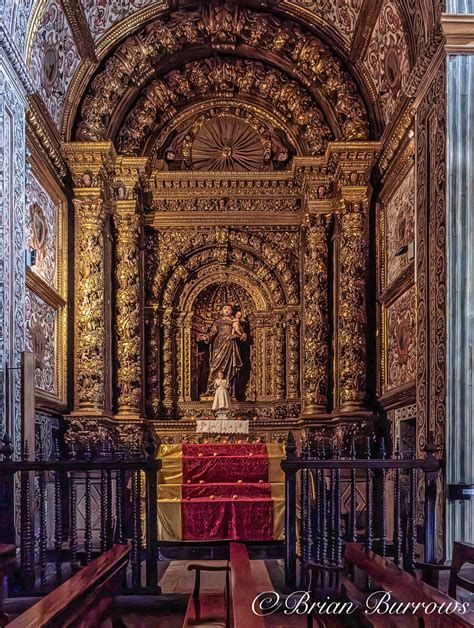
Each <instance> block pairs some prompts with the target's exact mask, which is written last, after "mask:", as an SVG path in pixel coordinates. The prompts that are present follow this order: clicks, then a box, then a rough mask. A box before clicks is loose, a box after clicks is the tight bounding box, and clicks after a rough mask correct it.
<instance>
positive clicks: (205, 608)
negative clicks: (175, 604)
mask: <svg viewBox="0 0 474 628" xmlns="http://www.w3.org/2000/svg"><path fill="white" fill-rule="evenodd" d="M188 571H194V572H195V579H194V590H193V592H192V594H191V596H190V598H189V602H188V607H187V609H186V616H185V618H184V623H183V626H206V625H208V624H209V623H212V624H214V625H217V624H219V623H222V624H223V625H225V626H230V577H229V573H230V567H229V563H227V565H225V566H216V565H197V564H191V565H188ZM219 571H220V572H222V571H224V572H225V573H226V581H225V592H224V597H223V596H222V595H221V594H219V593H206V594H205V595H203V594H201V574H202V573H203V572H219Z"/></svg>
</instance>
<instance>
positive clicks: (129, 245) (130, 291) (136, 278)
mask: <svg viewBox="0 0 474 628" xmlns="http://www.w3.org/2000/svg"><path fill="white" fill-rule="evenodd" d="M145 163H146V159H143V158H134V157H131V158H130V157H118V158H117V161H116V165H115V172H114V181H113V183H112V187H113V194H114V203H113V205H114V220H115V240H116V277H115V279H116V285H117V292H116V298H115V300H116V320H115V338H116V352H117V356H116V357H117V360H116V364H117V367H116V368H117V372H116V377H117V405H118V415H120V416H128V417H132V418H134V417H138V416H140V415H141V411H142V408H141V405H142V403H141V399H142V389H141V381H142V373H143V369H142V336H143V330H142V323H141V316H140V313H141V288H140V239H141V217H140V214H139V213H137V212H138V211H139V208H138V205H137V189H138V184H139V179H140V176H141V175H142V174H143V172H144V168H145Z"/></svg>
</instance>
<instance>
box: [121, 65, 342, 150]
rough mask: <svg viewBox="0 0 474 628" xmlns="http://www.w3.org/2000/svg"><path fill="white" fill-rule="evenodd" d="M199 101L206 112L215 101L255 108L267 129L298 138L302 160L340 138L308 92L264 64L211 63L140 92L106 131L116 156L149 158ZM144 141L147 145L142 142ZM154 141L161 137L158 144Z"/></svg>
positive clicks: (174, 73)
mask: <svg viewBox="0 0 474 628" xmlns="http://www.w3.org/2000/svg"><path fill="white" fill-rule="evenodd" d="M213 96H214V97H215V98H213ZM203 97H205V99H206V100H205V102H206V105H207V107H214V106H215V104H214V101H215V100H217V99H219V100H220V101H221V102H223V103H224V104H225V103H226V100H225V99H228V103H227V104H229V102H235V101H236V100H237V101H238V102H239V103H242V106H244V107H247V108H249V107H253V108H255V107H257V111H261V112H262V115H263V116H264V117H269V116H271V119H272V123H274V122H273V121H274V120H275V119H276V120H277V121H278V125H279V126H280V127H283V126H284V127H285V129H288V128H290V129H292V130H293V134H294V137H295V138H298V137H301V140H302V142H301V144H302V146H303V147H304V148H303V150H304V153H305V154H308V155H317V154H321V153H322V152H323V151H324V149H325V146H326V143H327V141H328V140H330V139H335V138H337V139H339V138H340V129H338V126H337V124H333V127H332V128H331V129H330V128H329V126H328V124H327V123H326V121H325V119H324V116H323V114H322V112H321V110H320V108H319V107H318V106H317V105H316V103H315V101H314V99H313V98H312V96H311V95H310V93H309V92H308V90H307V89H306V88H305V87H303V86H301V85H300V84H299V83H298V82H297V81H295V80H291V79H289V78H288V77H287V76H286V75H284V74H283V73H282V72H280V71H279V70H276V69H274V68H272V67H270V66H268V64H264V63H261V62H256V61H253V60H244V59H241V58H233V57H213V58H208V59H203V60H200V61H193V62H191V63H188V64H186V65H185V66H184V68H183V69H181V70H179V69H176V70H173V71H171V72H169V73H168V74H166V75H165V76H164V77H163V78H162V79H156V80H154V81H152V82H151V83H150V84H149V85H148V86H147V87H146V88H145V89H144V90H142V92H141V95H140V97H139V98H138V100H137V101H136V103H135V105H134V106H133V108H132V109H131V110H130V111H129V113H128V114H127V116H126V118H125V119H124V120H123V121H122V122H121V123H120V126H119V127H118V130H117V131H116V130H114V129H112V131H111V132H112V135H114V136H115V135H117V148H118V150H119V152H121V153H124V154H139V153H141V152H144V153H145V154H150V153H151V152H153V151H154V150H156V148H157V147H161V146H163V143H164V139H166V137H167V136H168V135H170V133H171V132H172V128H173V127H176V126H178V125H179V122H178V121H176V118H179V117H184V116H183V114H181V113H180V112H181V111H182V110H183V109H184V110H187V111H188V113H187V114H185V115H188V116H189V115H190V114H194V113H195V112H196V109H197V106H196V104H195V102H196V100H199V99H200V98H203ZM210 101H212V103H211V102H210ZM246 103H247V104H246ZM221 106H222V105H221ZM181 122H182V121H181ZM333 122H334V121H333ZM170 123H172V124H173V127H172V128H171V129H170ZM282 130H283V129H282ZM286 132H287V131H286ZM290 133H291V131H290ZM163 135H164V136H165V138H163V137H162V136H163ZM150 136H151V138H153V139H148V138H150ZM156 136H161V138H160V140H159V141H158V142H156V140H155V137H156ZM297 141H298V140H296V141H295V140H294V141H293V142H294V143H296V142H297Z"/></svg>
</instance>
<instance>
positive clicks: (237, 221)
mask: <svg viewBox="0 0 474 628" xmlns="http://www.w3.org/2000/svg"><path fill="white" fill-rule="evenodd" d="M270 207H271V204H270ZM302 221H303V215H302V213H301V212H279V213H275V212H272V211H267V212H262V211H253V212H241V211H236V212H228V211H226V212H199V211H195V212H194V211H180V212H159V211H154V212H153V213H150V214H145V216H144V224H145V225H146V226H148V227H153V228H155V229H160V228H163V227H188V228H189V227H190V226H191V225H192V226H200V227H207V226H215V225H222V226H232V227H235V226H247V225H252V226H253V225H255V226H257V227H261V226H262V225H266V226H272V225H278V226H298V225H300V224H301V223H302Z"/></svg>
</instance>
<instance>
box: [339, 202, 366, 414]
mask: <svg viewBox="0 0 474 628" xmlns="http://www.w3.org/2000/svg"><path fill="white" fill-rule="evenodd" d="M341 209H342V210H341V212H340V214H339V221H340V227H341V238H340V248H339V277H340V280H339V304H338V311H339V317H338V320H339V323H338V326H339V329H338V343H339V350H338V357H339V363H338V365H337V367H338V377H339V401H340V404H341V409H342V410H344V411H351V410H357V409H360V408H363V407H364V405H365V400H366V333H367V313H366V299H365V292H366V269H367V229H366V221H367V198H366V194H365V191H364V192H361V193H360V194H357V195H350V196H347V197H346V200H344V201H343V202H342V208H341Z"/></svg>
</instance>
